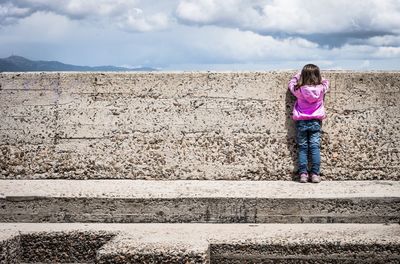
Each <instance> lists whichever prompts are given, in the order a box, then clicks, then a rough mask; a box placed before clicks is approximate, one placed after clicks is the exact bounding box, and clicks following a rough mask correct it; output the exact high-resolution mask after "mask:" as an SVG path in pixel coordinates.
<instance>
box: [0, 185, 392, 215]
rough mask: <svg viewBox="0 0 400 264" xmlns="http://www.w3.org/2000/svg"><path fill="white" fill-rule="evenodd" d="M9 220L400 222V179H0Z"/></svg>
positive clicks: (0, 193)
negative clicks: (305, 182) (306, 181)
mask: <svg viewBox="0 0 400 264" xmlns="http://www.w3.org/2000/svg"><path fill="white" fill-rule="evenodd" d="M0 208H1V210H0V221H1V222H104V223H107V222H112V223H206V222H208V223H399V222H400V214H399V211H400V181H330V182H328V181H326V182H322V183H319V184H311V183H309V184H300V183H297V182H288V181H272V182H271V181H195V180H192V181H184V180H180V181H141V180H87V181H77V180H0Z"/></svg>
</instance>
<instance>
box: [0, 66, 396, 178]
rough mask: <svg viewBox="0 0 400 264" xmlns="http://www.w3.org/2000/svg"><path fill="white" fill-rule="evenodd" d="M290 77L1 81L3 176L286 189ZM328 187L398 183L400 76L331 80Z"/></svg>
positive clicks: (23, 76)
mask: <svg viewBox="0 0 400 264" xmlns="http://www.w3.org/2000/svg"><path fill="white" fill-rule="evenodd" d="M292 74H293V72H241V73H237V72H232V73H214V72H198V73H167V72H157V73H20V74H19V73H12V74H11V73H8V74H6V73H2V74H0V177H1V178H3V179H38V178H71V179H72V178H74V179H88V178H93V179H100V178H130V179H171V180H172V179H231V180H236V179H237V180H242V179H246V180H277V179H283V180H291V179H292V178H293V177H294V175H295V173H294V172H295V170H296V156H297V152H296V145H295V137H294V123H293V121H292V120H291V119H290V114H291V110H292V105H293V101H294V98H293V97H292V96H291V94H290V93H289V92H288V91H287V82H288V80H289V78H290V77H291V75H292ZM324 76H325V77H326V78H328V79H330V81H331V90H330V92H329V93H328V94H327V96H326V108H327V113H328V118H327V119H326V120H325V121H324V124H323V141H322V168H321V169H322V175H323V178H324V179H327V180H372V179H387V180H399V179H400V177H399V176H400V123H399V121H400V114H399V113H400V111H399V110H400V73H399V72H324Z"/></svg>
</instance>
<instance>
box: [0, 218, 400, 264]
mask: <svg viewBox="0 0 400 264" xmlns="http://www.w3.org/2000/svg"><path fill="white" fill-rule="evenodd" d="M0 231H1V232H2V233H4V232H10V231H14V232H15V231H18V232H20V234H21V240H26V241H25V242H23V243H22V245H23V246H22V249H21V250H22V252H23V255H24V256H30V257H29V258H28V259H25V261H32V262H34V261H41V260H42V259H43V258H44V257H46V262H52V261H53V262H57V261H60V260H62V262H66V261H72V260H74V261H75V262H76V263H82V262H85V261H87V262H95V261H96V262H97V263H129V262H130V263H166V262H167V263H212V264H214V263H270V262H272V261H278V263H302V262H304V263H326V262H323V260H326V261H328V262H329V263H331V262H332V263H362V262H364V263H396V262H397V263H398V261H399V260H400V226H399V225H398V224H395V225H377V224H332V225H326V224H297V225H296V224H291V225H288V224H78V223H74V224H48V223H47V224H21V223H19V224H6V223H5V224H2V226H1V227H0ZM99 234H103V235H104V234H108V236H110V235H114V237H113V238H111V239H110V240H108V242H107V241H106V240H104V236H99ZM96 235H97V236H96ZM41 236H43V239H42V240H41V239H40V237H41ZM82 236H83V237H84V238H85V239H83V242H88V241H90V243H91V245H96V246H93V247H90V248H89V249H88V247H87V246H88V245H87V244H86V243H78V242H77V241H81V239H80V237H82ZM31 238H32V239H31ZM86 238H90V239H89V240H87V239H86ZM108 238H110V237H108ZM102 239H103V240H102ZM104 243H105V244H104ZM102 244H104V245H103V246H101V247H98V246H99V245H102ZM42 248H46V250H45V251H42V250H41V249H42ZM77 256H79V257H77ZM88 256H90V257H88ZM93 257H95V259H93ZM335 261H336V262H335ZM340 261H342V262H340ZM273 263H275V262H273Z"/></svg>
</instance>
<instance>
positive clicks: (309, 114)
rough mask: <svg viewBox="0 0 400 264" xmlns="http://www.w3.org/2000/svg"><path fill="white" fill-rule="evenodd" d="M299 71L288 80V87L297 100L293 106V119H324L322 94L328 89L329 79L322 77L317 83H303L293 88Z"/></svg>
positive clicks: (298, 76) (297, 79)
mask: <svg viewBox="0 0 400 264" xmlns="http://www.w3.org/2000/svg"><path fill="white" fill-rule="evenodd" d="M299 78H300V73H297V74H296V75H295V76H293V77H292V79H291V80H290V81H289V85H288V88H289V90H290V92H292V94H293V95H294V96H296V98H297V100H296V103H295V105H294V107H293V119H294V120H310V119H320V120H322V119H324V118H325V109H324V94H325V93H326V92H327V91H328V89H329V81H328V80H326V79H322V84H319V85H304V86H301V87H300V88H299V89H297V90H295V87H296V85H297V82H298V81H299Z"/></svg>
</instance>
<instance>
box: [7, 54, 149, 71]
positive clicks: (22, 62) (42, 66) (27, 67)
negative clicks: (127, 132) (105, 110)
mask: <svg viewBox="0 0 400 264" xmlns="http://www.w3.org/2000/svg"><path fill="white" fill-rule="evenodd" d="M27 71H156V69H153V68H149V67H142V68H124V67H115V66H95V67H90V66H77V65H71V64H65V63H61V62H58V61H32V60H28V59H26V58H24V57H21V56H10V57H8V58H3V59H0V72H27Z"/></svg>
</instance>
